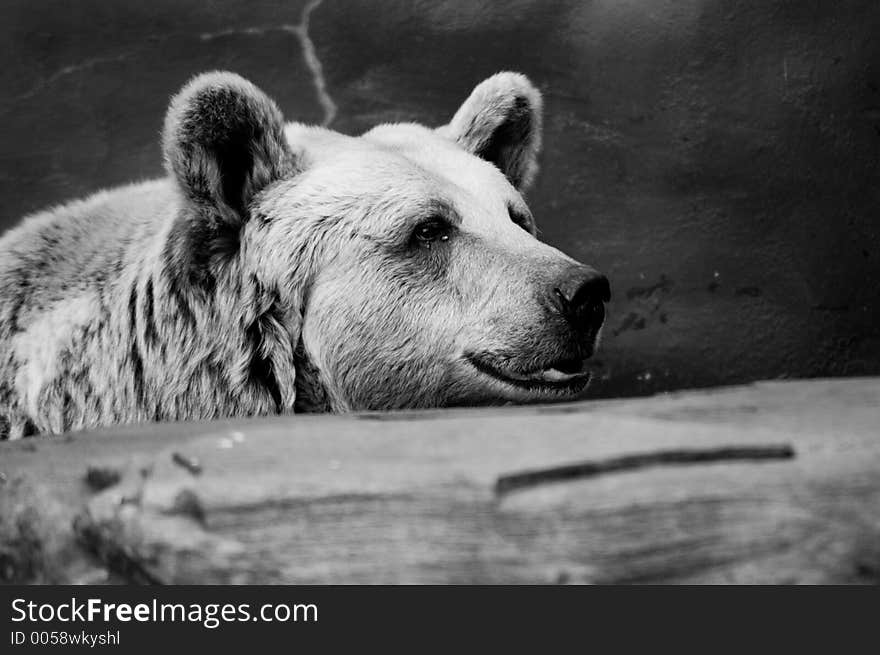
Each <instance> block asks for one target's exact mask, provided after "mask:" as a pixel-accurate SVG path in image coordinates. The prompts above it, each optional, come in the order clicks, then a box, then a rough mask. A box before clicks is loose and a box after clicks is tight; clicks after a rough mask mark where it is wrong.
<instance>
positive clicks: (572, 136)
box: [0, 0, 880, 395]
mask: <svg viewBox="0 0 880 655" xmlns="http://www.w3.org/2000/svg"><path fill="white" fill-rule="evenodd" d="M305 5H306V3H305V2H296V1H289V2H279V1H277V0H276V1H267V0H263V1H258V2H254V1H250V0H249V1H247V2H246V1H244V0H216V1H214V2H180V1H179V0H174V1H172V0H160V1H152V2H133V1H125V2H123V1H122V0H99V1H91V2H69V1H64V2H60V1H47V0H39V1H38V0H5V1H4V2H3V3H2V5H0V61H3V62H4V65H3V67H2V68H0V88H2V89H3V90H4V91H3V96H2V97H0V157H2V166H0V194H2V197H3V199H4V202H3V209H2V211H0V230H4V229H6V228H7V227H9V226H10V225H12V224H14V223H15V222H16V221H17V220H18V219H19V217H20V216H21V215H22V214H24V213H26V212H30V211H34V210H38V209H40V208H42V207H44V206H46V205H50V204H54V203H58V202H62V201H64V200H67V199H70V198H73V197H75V196H80V195H83V194H86V193H88V192H90V191H93V190H96V189H99V188H102V187H108V186H113V185H116V184H120V183H124V182H128V181H131V180H135V179H144V178H149V177H154V176H157V175H160V174H161V173H162V164H161V156H160V149H159V144H158V135H159V130H160V128H161V125H162V119H163V116H164V112H165V107H166V105H167V101H168V97H169V96H170V95H171V94H172V93H174V92H175V91H176V90H177V89H178V88H179V87H180V86H181V85H182V84H183V83H184V82H185V81H186V80H187V79H188V78H189V77H190V76H191V75H193V74H195V73H197V72H200V71H204V70H208V69H216V68H222V69H229V70H233V71H236V72H238V73H241V74H242V75H244V76H246V77H248V78H250V79H251V80H253V81H254V82H255V83H257V84H258V85H259V86H261V87H262V88H263V89H264V90H266V91H267V92H268V93H269V94H270V95H272V96H273V97H275V98H276V99H277V100H278V102H279V104H280V106H281V108H282V109H283V111H284V112H285V114H286V116H287V117H288V118H289V119H291V120H300V121H305V122H318V123H319V122H322V121H323V120H325V119H327V118H331V117H332V118H333V121H332V127H333V128H335V129H338V130H340V131H342V132H345V133H348V134H358V133H360V132H362V131H365V130H366V129H368V128H369V127H370V126H372V125H374V124H375V123H378V122H385V121H394V120H415V121H420V122H424V123H427V124H440V123H443V122H445V121H446V120H447V119H448V117H450V116H451V115H452V113H453V112H454V111H455V109H456V108H457V106H458V104H459V103H460V102H461V101H462V100H463V99H464V98H465V97H466V96H467V94H468V93H469V91H470V90H471V88H472V87H473V86H474V85H475V84H476V83H477V82H479V81H480V80H482V79H483V78H484V77H486V76H487V75H489V74H491V73H493V72H496V71H498V70H504V69H511V70H519V71H522V72H524V73H526V74H528V75H529V76H530V77H531V78H532V80H533V81H534V82H535V83H536V84H537V85H539V86H540V87H541V89H542V90H543V92H544V94H545V99H546V134H545V153H544V157H543V171H542V174H541V177H540V178H539V182H538V184H537V186H536V188H535V189H534V191H533V192H532V194H531V196H530V203H531V206H532V209H533V211H534V213H535V215H536V217H537V218H538V221H539V224H540V226H541V228H542V235H543V238H544V239H545V240H546V241H548V242H550V243H551V244H553V245H556V246H558V247H561V248H562V249H564V250H565V251H566V252H568V253H570V254H571V255H573V256H575V257H577V258H579V259H581V260H583V261H585V262H588V263H591V264H593V265H595V266H597V267H598V268H600V269H602V270H603V271H604V272H606V273H607V274H608V275H609V277H610V278H611V280H612V286H613V288H614V293H615V297H614V301H613V303H612V305H611V308H610V309H611V311H610V317H609V323H608V327H607V328H606V337H605V347H604V349H603V350H602V351H601V353H600V360H601V361H600V364H601V370H602V371H603V374H602V376H601V378H602V379H601V381H600V383H599V384H597V385H595V387H594V390H595V392H596V394H598V395H616V394H640V393H649V392H652V391H657V390H664V389H672V388H680V387H692V386H704V385H715V384H721V383H734V382H743V381H749V380H754V379H759V378H776V377H788V376H792V377H803V376H819V375H862V374H877V373H880V309H878V303H877V299H878V294H880V228H878V207H880V184H878V183H880V168H878V153H880V3H878V2H877V0H842V1H838V2H827V1H819V0H790V1H789V0H761V1H760V2H736V1H733V0H531V1H515V2H507V3H502V2H485V1H473V0H455V1H444V0H434V1H424V2H404V1H403V0H387V1H382V2H378V1H376V2H363V1H358V2H352V1H349V0H324V2H322V3H318V6H316V7H315V8H314V9H313V11H312V12H311V13H310V21H309V25H308V35H309V37H310V41H311V43H312V44H313V45H314V48H315V55H316V57H317V61H318V62H319V64H320V67H321V68H322V71H323V79H324V81H325V83H326V96H325V97H323V104H322V98H321V95H320V94H319V93H318V92H317V90H316V85H315V74H314V70H313V68H314V62H313V64H312V68H310V67H309V65H308V58H307V57H305V56H304V50H303V47H302V46H303V43H304V41H305V39H304V38H303V30H302V29H301V28H297V27H296V26H297V25H301V21H302V16H303V10H304V7H305Z"/></svg>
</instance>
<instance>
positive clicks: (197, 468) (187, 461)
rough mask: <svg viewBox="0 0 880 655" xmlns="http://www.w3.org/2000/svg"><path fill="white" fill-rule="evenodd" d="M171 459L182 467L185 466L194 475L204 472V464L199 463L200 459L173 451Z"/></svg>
mask: <svg viewBox="0 0 880 655" xmlns="http://www.w3.org/2000/svg"><path fill="white" fill-rule="evenodd" d="M171 459H172V461H173V462H174V463H175V464H177V465H178V466H180V467H182V468H185V469H186V470H187V471H189V472H190V473H192V474H193V475H200V474H201V472H202V465H201V464H199V461H198V460H197V459H195V458H194V457H187V456H186V455H181V454H180V453H173V454H172V455H171Z"/></svg>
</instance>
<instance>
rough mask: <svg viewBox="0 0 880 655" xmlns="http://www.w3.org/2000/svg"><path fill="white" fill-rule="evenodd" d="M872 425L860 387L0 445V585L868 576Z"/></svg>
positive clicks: (878, 457) (190, 427)
mask: <svg viewBox="0 0 880 655" xmlns="http://www.w3.org/2000/svg"><path fill="white" fill-rule="evenodd" d="M878 428H880V379H876V378H862V379H847V380H813V381H800V382H791V381H788V382H765V383H757V384H753V385H749V386H743V387H733V388H726V389H716V390H711V391H699V392H687V393H678V394H669V395H664V396H657V397H653V398H644V399H628V400H620V401H601V402H581V403H573V404H566V405H555V406H534V407H516V408H503V409H501V408H498V409H481V410H444V411H440V410H437V411H427V412H399V413H391V414H362V415H352V416H295V417H279V418H272V419H262V420H251V421H240V422H214V423H199V424H172V425H148V426H135V427H129V428H123V429H116V430H106V431H101V432H94V433H89V434H76V435H70V436H66V437H61V438H57V439H44V440H26V441H20V442H8V443H2V444H0V579H5V580H6V581H20V582H105V581H110V582H147V583H579V582H588V583H621V582H645V583H665V582H689V583H705V582H712V583H717V582H742V583H830V582H834V583H860V582H867V583H876V582H878V581H880V430H878ZM560 471H562V472H564V474H560V473H559V472H560ZM536 474H537V475H536ZM511 479H513V480H516V481H517V483H516V484H512V485H511V484H510V483H509V481H510V480H511ZM505 480H507V481H508V482H504V481H505Z"/></svg>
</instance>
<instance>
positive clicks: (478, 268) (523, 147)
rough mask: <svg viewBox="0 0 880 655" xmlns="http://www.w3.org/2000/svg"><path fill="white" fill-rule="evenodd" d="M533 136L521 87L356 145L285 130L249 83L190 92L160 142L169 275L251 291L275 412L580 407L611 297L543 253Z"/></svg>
mask: <svg viewBox="0 0 880 655" xmlns="http://www.w3.org/2000/svg"><path fill="white" fill-rule="evenodd" d="M541 129H542V99H541V95H540V93H539V92H538V90H537V89H536V88H535V87H534V86H533V85H532V84H531V82H529V80H528V79H527V78H526V77H524V76H522V75H519V74H515V73H499V74H497V75H494V76H492V77H490V78H488V79H487V80H485V81H484V82H482V83H481V84H479V85H478V86H477V87H476V88H475V89H474V91H473V92H472V93H471V95H470V97H468V98H467V100H466V101H465V102H464V104H462V105H461V107H460V108H459V109H458V111H457V112H456V113H455V114H454V116H453V117H452V119H451V120H450V121H449V123H448V124H446V125H443V126H440V127H437V128H434V129H432V128H429V127H425V126H422V125H418V124H410V123H399V124H386V125H380V126H378V127H375V128H374V129H372V130H370V131H369V132H367V133H365V134H363V135H361V136H359V137H350V136H345V135H342V134H340V133H338V132H334V131H331V130H328V129H324V128H320V127H310V126H306V125H302V124H298V123H288V124H285V122H284V119H283V118H282V115H281V112H280V111H279V110H278V108H277V106H276V105H275V104H274V103H273V102H272V101H271V100H270V99H269V98H268V97H266V96H265V95H264V94H263V93H262V92H261V91H260V90H258V89H257V88H256V87H255V86H253V85H252V84H251V83H249V82H247V81H246V80H244V79H242V78H240V77H238V76H236V75H234V74H231V73H209V74H205V75H201V76H199V77H197V78H195V79H194V80H193V81H191V82H190V83H189V84H188V85H187V86H186V87H185V88H184V89H183V90H182V91H181V92H180V93H179V94H178V95H177V96H176V97H175V98H174V99H173V100H172V103H171V106H170V109H169V111H168V115H167V119H166V124H165V132H164V150H165V158H166V166H167V169H168V171H169V174H170V176H171V177H172V178H173V179H174V180H175V181H176V185H177V187H178V189H179V196H180V198H181V204H182V207H183V209H182V211H181V213H180V215H179V216H178V218H177V220H176V223H175V227H174V228H173V230H172V234H171V236H170V237H169V238H170V239H171V241H172V244H171V246H169V252H170V253H171V254H170V258H171V261H172V262H173V264H172V265H173V267H174V268H175V269H176V271H177V274H179V276H180V279H181V280H183V282H182V283H183V284H188V285H193V286H199V285H202V286H205V285H210V284H211V281H212V280H215V279H217V278H218V275H220V273H219V271H225V273H224V275H225V277H224V279H226V280H229V279H232V280H233V283H234V284H239V285H241V286H242V287H246V286H248V285H256V286H258V287H259V288H260V289H261V296H260V297H261V298H263V300H262V301H261V302H262V303H263V305H264V306H263V307H261V308H260V310H259V312H258V313H260V315H262V316H271V317H272V321H271V324H270V325H268V326H266V327H263V328H261V329H260V339H259V344H258V348H257V350H259V356H260V357H261V358H262V360H261V361H263V362H265V368H266V375H267V376H269V377H271V378H273V379H274V382H273V384H275V385H276V387H277V389H276V391H275V393H276V394H278V395H280V396H283V398H279V399H278V400H279V406H280V407H286V406H290V405H291V401H292V398H293V396H294V395H296V394H297V393H299V395H300V397H299V398H297V399H296V405H297V407H298V408H299V409H317V408H325V409H331V410H335V411H346V410H363V409H394V408H403V407H436V406H447V405H469V404H491V403H498V402H505V401H515V402H531V401H549V400H560V399H570V398H574V397H577V396H578V395H579V394H581V392H583V390H584V389H585V388H586V386H587V384H588V382H589V377H590V375H589V372H588V369H587V367H586V364H585V360H586V359H587V358H589V357H590V356H591V355H592V354H593V352H594V350H595V348H596V347H597V344H598V341H599V335H600V330H601V327H602V324H603V321H604V316H605V310H604V303H606V302H607V301H608V300H609V299H610V287H609V283H608V280H607V279H606V278H605V277H604V276H603V275H601V274H600V273H598V272H597V271H596V270H594V269H593V268H591V267H590V266H587V265H584V264H581V263H579V262H576V261H574V260H573V259H571V258H570V257H568V256H566V255H565V254H563V253H562V252H560V251H559V250H557V249H555V248H552V247H550V246H549V245H547V244H544V243H542V242H541V241H539V240H538V239H537V238H536V225H535V220H534V218H533V215H532V213H531V211H530V210H529V207H528V205H527V204H526V202H525V200H524V197H523V193H524V192H525V190H526V189H527V188H528V187H529V185H530V184H531V182H532V180H533V178H534V177H535V174H536V172H537V168H538V164H537V159H538V155H539V151H540V147H541ZM230 271H231V273H230ZM230 276H231V277H230ZM227 283H228V282H227ZM266 298H268V299H269V300H266ZM233 314H234V312H232V311H230V316H232V315H233ZM232 322H233V323H235V321H232ZM228 329H229V330H230V331H234V330H238V329H242V326H241V325H239V324H230V325H229V326H228ZM294 378H295V379H296V383H295V385H294V384H293V383H292V382H291V380H293V379H294Z"/></svg>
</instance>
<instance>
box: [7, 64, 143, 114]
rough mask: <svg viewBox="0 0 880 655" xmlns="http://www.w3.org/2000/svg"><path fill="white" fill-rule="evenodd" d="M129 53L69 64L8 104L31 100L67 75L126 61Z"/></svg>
mask: <svg viewBox="0 0 880 655" xmlns="http://www.w3.org/2000/svg"><path fill="white" fill-rule="evenodd" d="M131 54H132V53H131V52H123V53H122V54H119V55H116V56H113V57H92V58H91V59H86V60H84V61H81V62H78V63H76V64H70V65H68V66H64V67H63V68H59V69H58V70H57V71H55V72H54V73H52V74H51V75H48V76H46V77H44V78H43V79H41V80H39V81H38V82H37V83H36V84H34V85H33V86H32V87H31V88H30V89H28V90H27V91H25V92H24V93H21V94H19V95H17V96H15V97H13V98H11V99H10V102H20V101H21V100H27V99H28V98H33V97H34V96H35V95H37V94H38V93H39V92H40V91H42V90H43V89H45V88H46V87H48V86H49V85H51V84H54V83H55V82H57V81H58V80H60V79H61V78H63V77H67V76H68V75H73V74H74V73H80V72H82V71H86V70H91V69H92V68H95V67H96V66H101V65H102V64H110V63H116V62H120V61H123V60H125V59H128V57H130V56H131Z"/></svg>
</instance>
